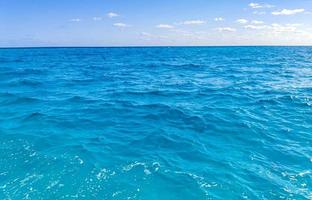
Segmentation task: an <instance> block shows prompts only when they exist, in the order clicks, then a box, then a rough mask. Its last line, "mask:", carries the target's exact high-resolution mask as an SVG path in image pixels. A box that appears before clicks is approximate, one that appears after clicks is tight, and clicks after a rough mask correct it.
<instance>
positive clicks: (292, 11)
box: [272, 8, 304, 15]
mask: <svg viewBox="0 0 312 200" xmlns="http://www.w3.org/2000/svg"><path fill="white" fill-rule="evenodd" d="M303 12H304V9H302V8H300V9H293V10H289V9H283V10H281V11H274V12H272V15H295V14H298V13H303Z"/></svg>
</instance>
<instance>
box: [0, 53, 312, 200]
mask: <svg viewBox="0 0 312 200" xmlns="http://www.w3.org/2000/svg"><path fill="white" fill-rule="evenodd" d="M311 52H312V48H311V47H189V48H187V47H168V48H167V47H157V48H156V47H155V48H41V49H37V48H33V49H0V199H149V200H153V199H155V200H156V199H157V200H158V199H164V200H165V199H168V200H169V199H170V200H175V199H310V198H311V195H312V190H311V188H312V181H311V180H312V170H311V169H312V140H311V138H312V137H311V134H312V132H311V130H312V53H311Z"/></svg>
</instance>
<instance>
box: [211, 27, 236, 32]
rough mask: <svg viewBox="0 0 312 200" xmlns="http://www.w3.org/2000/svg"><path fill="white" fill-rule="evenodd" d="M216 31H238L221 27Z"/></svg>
mask: <svg viewBox="0 0 312 200" xmlns="http://www.w3.org/2000/svg"><path fill="white" fill-rule="evenodd" d="M216 30H217V31H219V32H235V31H236V29H235V28H231V27H219V28H216Z"/></svg>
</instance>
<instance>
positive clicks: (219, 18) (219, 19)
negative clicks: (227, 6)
mask: <svg viewBox="0 0 312 200" xmlns="http://www.w3.org/2000/svg"><path fill="white" fill-rule="evenodd" d="M214 20H215V21H216V22H219V21H224V18H223V17H216V18H215V19H214Z"/></svg>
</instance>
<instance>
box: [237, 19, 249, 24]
mask: <svg viewBox="0 0 312 200" xmlns="http://www.w3.org/2000/svg"><path fill="white" fill-rule="evenodd" d="M236 22H237V23H240V24H247V23H248V20H247V19H238V20H236Z"/></svg>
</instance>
